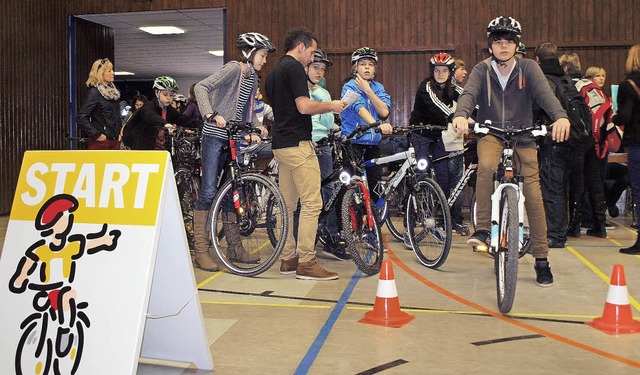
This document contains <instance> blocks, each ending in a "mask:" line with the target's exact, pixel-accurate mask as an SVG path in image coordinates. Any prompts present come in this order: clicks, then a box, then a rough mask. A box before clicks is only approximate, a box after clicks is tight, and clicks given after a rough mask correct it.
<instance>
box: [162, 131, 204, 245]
mask: <svg viewBox="0 0 640 375" xmlns="http://www.w3.org/2000/svg"><path fill="white" fill-rule="evenodd" d="M169 137H170V142H169V151H170V153H171V161H172V164H173V173H174V174H173V176H174V178H175V181H176V187H177V189H178V199H179V201H180V208H181V210H182V219H183V221H184V229H185V233H186V235H187V241H188V243H189V248H190V249H193V248H194V242H195V239H194V235H193V228H194V224H193V210H194V206H195V202H196V201H197V200H198V194H199V192H200V175H201V165H200V130H199V129H190V128H182V127H178V128H176V129H175V130H174V131H173V133H172V134H170V135H169Z"/></svg>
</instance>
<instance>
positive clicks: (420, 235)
mask: <svg viewBox="0 0 640 375" xmlns="http://www.w3.org/2000/svg"><path fill="white" fill-rule="evenodd" d="M405 215H406V218H407V221H406V225H407V235H408V237H409V242H410V244H411V247H412V249H413V251H414V253H415V254H416V257H417V258H418V261H419V262H420V263H421V264H422V265H424V266H426V267H428V268H432V269H437V268H439V267H440V266H442V265H443V264H444V262H445V261H446V260H447V257H448V256H449V250H450V249H451V232H452V225H451V212H450V211H449V204H448V203H447V198H446V196H445V195H444V192H443V191H442V189H441V188H440V186H439V185H438V184H437V183H436V182H435V181H434V180H432V179H430V178H427V179H423V180H420V181H417V182H416V184H415V187H414V189H413V191H412V192H411V194H410V195H409V197H408V200H407V206H406V213H405Z"/></svg>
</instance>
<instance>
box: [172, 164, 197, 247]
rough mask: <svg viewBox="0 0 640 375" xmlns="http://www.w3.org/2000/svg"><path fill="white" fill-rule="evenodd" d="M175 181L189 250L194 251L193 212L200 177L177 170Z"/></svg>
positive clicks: (186, 171) (188, 171) (189, 172)
mask: <svg viewBox="0 0 640 375" xmlns="http://www.w3.org/2000/svg"><path fill="white" fill-rule="evenodd" d="M175 180H176V188H177V190H178V200H179V202H180V209H181V211H182V220H183V222H184V230H185V234H186V236H187V242H188V244H189V248H190V249H194V246H195V245H194V244H195V237H194V234H193V231H194V223H193V211H194V207H195V203H196V201H197V200H198V194H199V192H200V177H199V176H194V175H193V172H192V171H190V170H184V169H179V170H178V171H177V172H176V174H175Z"/></svg>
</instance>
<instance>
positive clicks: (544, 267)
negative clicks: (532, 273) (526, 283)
mask: <svg viewBox="0 0 640 375" xmlns="http://www.w3.org/2000/svg"><path fill="white" fill-rule="evenodd" d="M533 269H534V270H536V284H538V286H540V287H543V288H546V287H548V286H551V285H553V275H552V274H551V267H549V262H547V261H536V264H535V265H534V266H533Z"/></svg>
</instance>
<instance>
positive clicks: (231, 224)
mask: <svg viewBox="0 0 640 375" xmlns="http://www.w3.org/2000/svg"><path fill="white" fill-rule="evenodd" d="M222 218H223V222H222V227H223V229H224V237H225V238H226V240H227V257H228V258H229V260H231V261H233V262H238V263H247V264H256V263H259V262H260V256H259V255H258V254H256V253H249V252H247V251H246V250H245V249H244V246H243V245H242V235H241V234H240V228H239V227H238V224H237V223H236V222H235V215H233V214H230V213H227V212H225V213H223V214H222Z"/></svg>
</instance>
